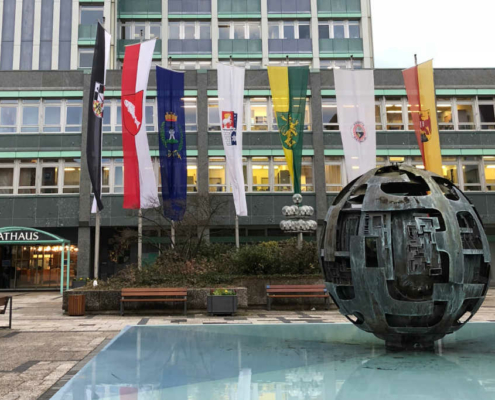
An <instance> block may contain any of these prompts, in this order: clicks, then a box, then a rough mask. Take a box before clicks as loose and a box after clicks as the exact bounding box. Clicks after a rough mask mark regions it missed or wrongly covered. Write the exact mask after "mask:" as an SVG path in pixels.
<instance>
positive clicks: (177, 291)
mask: <svg viewBox="0 0 495 400" xmlns="http://www.w3.org/2000/svg"><path fill="white" fill-rule="evenodd" d="M142 293H144V295H149V296H153V295H156V294H160V295H162V294H163V295H164V296H168V295H173V294H174V293H184V294H187V291H186V290H173V291H166V292H164V291H155V292H148V291H146V290H139V291H137V290H136V291H134V292H124V291H122V295H126V296H140V295H141V294H142Z"/></svg>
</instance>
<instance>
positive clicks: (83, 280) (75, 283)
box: [72, 278, 91, 289]
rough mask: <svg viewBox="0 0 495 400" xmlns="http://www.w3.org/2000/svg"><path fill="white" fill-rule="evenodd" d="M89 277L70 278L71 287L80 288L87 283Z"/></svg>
mask: <svg viewBox="0 0 495 400" xmlns="http://www.w3.org/2000/svg"><path fill="white" fill-rule="evenodd" d="M90 280H91V279H89V278H76V279H73V280H72V289H77V288H81V287H84V286H86V285H87V283H88V282H89V281H90Z"/></svg>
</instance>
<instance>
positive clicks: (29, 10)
mask: <svg viewBox="0 0 495 400" xmlns="http://www.w3.org/2000/svg"><path fill="white" fill-rule="evenodd" d="M98 21H100V22H101V23H103V24H104V26H105V28H106V29H107V30H108V31H109V32H110V33H111V35H112V42H111V56H110V67H111V68H112V69H120V68H121V65H122V60H123V58H124V52H125V46H126V45H128V44H133V43H136V42H139V41H140V40H146V39H152V38H156V39H157V43H156V47H155V52H154V55H153V59H154V62H155V63H156V64H158V65H162V66H167V65H170V66H171V67H172V68H177V69H210V68H212V67H213V68H214V67H215V65H216V63H218V62H221V61H223V60H225V59H227V60H229V59H230V57H232V59H233V61H234V62H235V63H239V64H241V65H246V67H247V68H253V69H255V68H256V69H259V68H262V67H266V66H267V65H277V64H280V63H284V62H286V59H287V57H288V58H289V63H291V64H293V65H311V66H312V67H313V68H333V67H335V66H337V67H346V66H347V67H349V66H350V61H349V60H350V56H351V55H353V57H354V60H355V63H354V64H355V67H356V68H359V67H364V68H372V67H373V46H372V35H371V15H370V1H369V0H140V1H136V0H117V1H115V0H101V1H98V0H97V1H95V0H86V1H82V0H1V1H0V43H1V45H0V70H3V71H6V70H69V69H71V70H76V69H81V68H90V67H91V65H92V54H93V46H94V42H95V37H96V23H97V22H98Z"/></svg>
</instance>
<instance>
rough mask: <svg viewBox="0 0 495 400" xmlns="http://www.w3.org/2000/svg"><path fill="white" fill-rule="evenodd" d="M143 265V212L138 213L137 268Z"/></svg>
mask: <svg viewBox="0 0 495 400" xmlns="http://www.w3.org/2000/svg"><path fill="white" fill-rule="evenodd" d="M142 267H143V212H142V211H141V209H139V214H138V269H141V268H142Z"/></svg>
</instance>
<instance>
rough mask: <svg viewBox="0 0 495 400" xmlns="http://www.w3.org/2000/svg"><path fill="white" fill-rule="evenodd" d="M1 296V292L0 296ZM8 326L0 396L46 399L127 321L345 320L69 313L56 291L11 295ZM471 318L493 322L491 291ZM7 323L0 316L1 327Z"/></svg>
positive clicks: (1, 350)
mask: <svg viewBox="0 0 495 400" xmlns="http://www.w3.org/2000/svg"><path fill="white" fill-rule="evenodd" d="M1 295H2V294H0V296H1ZM13 296H14V301H13V319H12V328H13V329H12V330H8V329H5V330H0V399H2V400H29V399H49V398H50V397H51V395H52V394H53V393H54V392H56V390H58V388H60V387H61V386H63V384H64V383H65V382H66V381H67V380H68V379H69V378H70V377H72V376H73V375H74V374H75V373H76V372H77V370H79V369H80V368H81V367H82V366H83V365H84V363H85V362H87V361H88V360H89V359H91V358H92V357H93V356H94V355H95V354H97V352H98V351H99V350H100V349H101V348H102V347H103V346H104V345H105V344H106V343H108V341H109V340H110V339H112V338H113V337H114V336H115V335H116V334H117V333H119V332H120V330H121V329H123V328H124V327H125V326H126V325H167V324H181V325H182V324H284V323H301V324H307V323H315V322H317V323H322V322H324V323H335V322H347V320H346V319H345V318H344V317H343V316H341V315H340V314H339V312H338V311H337V310H336V309H331V310H330V311H314V310H313V311H312V310H307V311H295V312H294V311H293V312H289V311H277V310H275V311H266V310H264V309H257V310H249V311H246V312H240V313H238V314H237V315H236V316H235V317H210V316H208V315H207V314H205V313H201V312H197V313H195V312H190V313H188V314H187V316H183V315H181V314H179V313H180V310H178V313H177V315H169V316H166V315H163V314H139V315H132V314H130V315H129V316H127V315H126V316H124V317H121V316H120V315H117V314H104V315H101V314H100V315H93V314H90V315H86V316H84V317H69V316H67V315H64V314H63V311H62V297H61V296H60V295H59V294H58V293H56V292H40V293H33V292H22V293H21V292H17V293H13ZM473 320H474V321H491V322H495V289H492V290H491V291H490V292H489V293H488V296H487V299H486V301H485V303H484V304H483V307H482V308H481V309H480V310H479V312H478V313H477V314H476V316H475V317H474V318H473ZM7 323H8V316H7V315H0V326H4V325H5V324H7Z"/></svg>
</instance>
